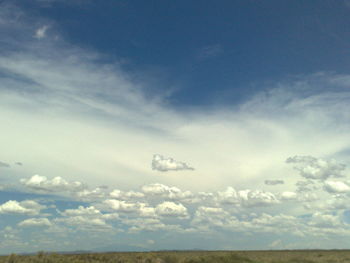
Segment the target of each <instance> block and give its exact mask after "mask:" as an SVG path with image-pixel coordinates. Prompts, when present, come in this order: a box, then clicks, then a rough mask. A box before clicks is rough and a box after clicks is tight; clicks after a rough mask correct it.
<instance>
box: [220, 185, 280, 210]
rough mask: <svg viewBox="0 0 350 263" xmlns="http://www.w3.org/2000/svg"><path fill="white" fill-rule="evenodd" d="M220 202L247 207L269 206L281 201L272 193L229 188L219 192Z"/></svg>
mask: <svg viewBox="0 0 350 263" xmlns="http://www.w3.org/2000/svg"><path fill="white" fill-rule="evenodd" d="M217 199H218V201H219V202H220V203H222V204H235V205H241V206H245V207H256V206H268V205H273V204H278V203H279V201H278V199H277V198H276V196H275V195H274V194H273V193H271V192H266V191H262V190H249V189H247V190H240V191H236V190H235V189H234V188H233V187H227V189H226V190H225V191H223V192H220V191H219V192H218V198H217Z"/></svg>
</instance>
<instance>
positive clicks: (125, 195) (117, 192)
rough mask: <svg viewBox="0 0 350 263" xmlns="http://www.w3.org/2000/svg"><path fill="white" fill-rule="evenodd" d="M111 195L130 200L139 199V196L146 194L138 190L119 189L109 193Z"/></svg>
mask: <svg viewBox="0 0 350 263" xmlns="http://www.w3.org/2000/svg"><path fill="white" fill-rule="evenodd" d="M109 195H110V196H111V197H113V198H116V199H122V200H128V199H137V198H143V197H145V195H144V194H143V193H141V192H136V191H126V192H125V191H121V190H118V189H115V190H113V191H112V192H110V193H109Z"/></svg>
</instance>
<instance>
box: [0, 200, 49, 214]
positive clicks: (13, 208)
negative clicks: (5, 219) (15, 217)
mask: <svg viewBox="0 0 350 263" xmlns="http://www.w3.org/2000/svg"><path fill="white" fill-rule="evenodd" d="M44 208H45V206H43V205H41V204H39V203H37V202H36V201H33V200H25V201H21V202H18V201H16V200H9V201H7V202H6V203H3V204H2V205H0V214H23V215H38V214H39V213H40V211H41V210H42V209H44Z"/></svg>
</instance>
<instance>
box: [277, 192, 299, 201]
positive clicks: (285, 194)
mask: <svg viewBox="0 0 350 263" xmlns="http://www.w3.org/2000/svg"><path fill="white" fill-rule="evenodd" d="M297 197H298V195H297V193H295V192H290V191H285V192H282V193H281V195H280V198H281V199H282V200H296V199H297Z"/></svg>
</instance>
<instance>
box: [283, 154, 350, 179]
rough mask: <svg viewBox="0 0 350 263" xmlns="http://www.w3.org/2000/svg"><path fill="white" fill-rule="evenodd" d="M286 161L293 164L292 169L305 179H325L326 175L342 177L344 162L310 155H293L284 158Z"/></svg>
mask: <svg viewBox="0 0 350 263" xmlns="http://www.w3.org/2000/svg"><path fill="white" fill-rule="evenodd" d="M286 162H287V163H291V164H294V169H295V170H297V171H299V173H300V175H301V176H303V177H305V178H307V179H320V180H325V179H327V178H328V177H331V176H332V177H343V174H342V172H343V171H344V170H345V164H341V163H338V162H336V161H335V160H324V159H321V158H315V157H312V156H297V155H296V156H294V157H289V158H288V159H287V160H286Z"/></svg>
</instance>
